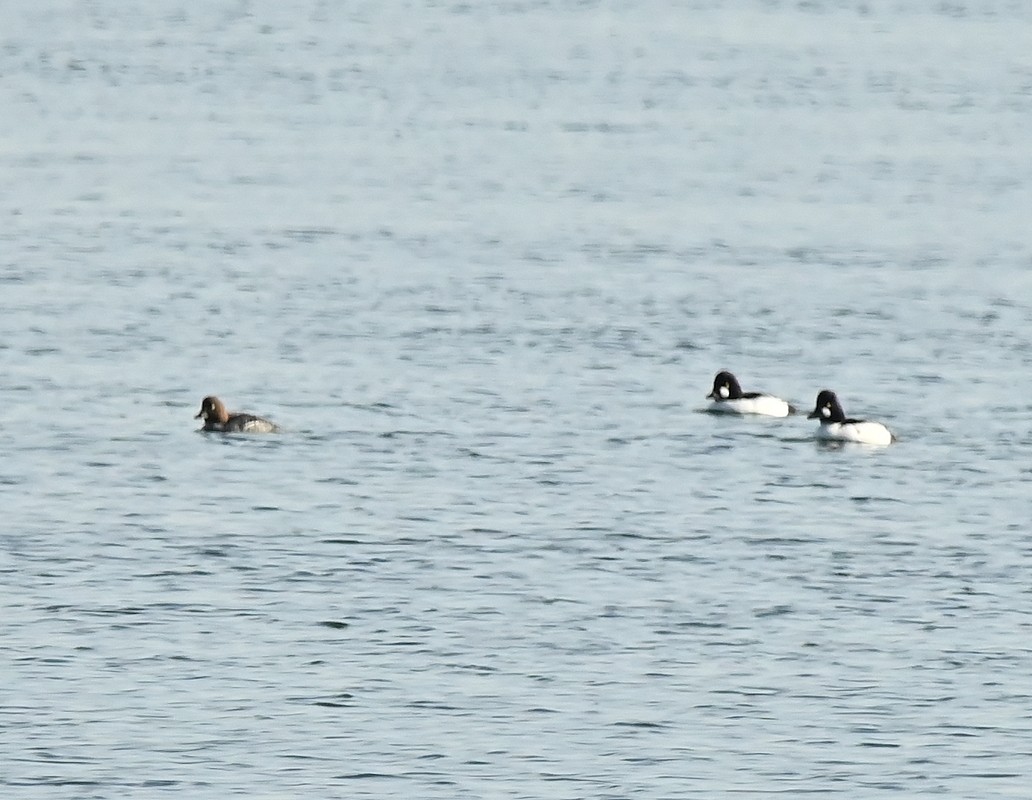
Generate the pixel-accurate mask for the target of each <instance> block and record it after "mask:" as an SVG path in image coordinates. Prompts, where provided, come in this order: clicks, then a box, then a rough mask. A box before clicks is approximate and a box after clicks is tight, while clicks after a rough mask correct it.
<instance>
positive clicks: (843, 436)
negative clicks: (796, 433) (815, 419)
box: [817, 421, 892, 445]
mask: <svg viewBox="0 0 1032 800" xmlns="http://www.w3.org/2000/svg"><path fill="white" fill-rule="evenodd" d="M817 438H818V439H824V440H827V441H835V442H857V443H859V444H877V445H887V444H892V433H891V432H890V431H889V429H888V428H886V427H885V426H884V425H882V424H881V423H880V422H867V421H864V422H826V423H824V424H823V425H821V426H820V427H818V428H817Z"/></svg>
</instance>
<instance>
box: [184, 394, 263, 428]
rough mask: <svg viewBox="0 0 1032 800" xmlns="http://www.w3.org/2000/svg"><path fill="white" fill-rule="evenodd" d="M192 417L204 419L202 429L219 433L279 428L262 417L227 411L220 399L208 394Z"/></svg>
mask: <svg viewBox="0 0 1032 800" xmlns="http://www.w3.org/2000/svg"><path fill="white" fill-rule="evenodd" d="M194 419H203V420H204V430H206V431H219V432H220V433H276V432H277V431H279V428H278V427H276V425H275V424H274V423H272V422H270V421H269V420H267V419H265V418H264V417H257V416H255V415H254V414H247V413H241V412H234V413H232V414H231V413H229V412H228V411H226V406H225V405H223V403H222V401H221V400H219V398H217V397H215V396H214V395H209V396H208V397H205V398H204V399H203V400H202V401H201V410H200V411H198V412H197V414H196V416H195V417H194Z"/></svg>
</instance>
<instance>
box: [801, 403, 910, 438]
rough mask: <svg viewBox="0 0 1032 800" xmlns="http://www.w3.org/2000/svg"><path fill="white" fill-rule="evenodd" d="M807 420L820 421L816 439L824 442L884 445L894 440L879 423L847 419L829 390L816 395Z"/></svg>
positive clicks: (889, 432)
mask: <svg viewBox="0 0 1032 800" xmlns="http://www.w3.org/2000/svg"><path fill="white" fill-rule="evenodd" d="M807 419H819V420H820V421H821V424H820V426H819V427H818V428H817V438H818V439H822V440H824V441H833V442H859V443H861V444H879V445H886V444H891V443H892V441H893V440H894V439H895V438H896V437H894V436H893V435H892V431H890V430H889V429H888V428H886V427H885V426H884V425H882V424H881V423H880V422H872V421H871V420H866V419H849V418H847V417H846V412H845V411H843V410H842V404H841V403H839V400H838V397H836V396H835V393H834V392H833V391H831V390H829V389H823V390H822V391H821V392H820V393H819V394H818V395H817V405H816V406H815V407H814V409H813V411H812V412H811V413H810V414H808V415H807Z"/></svg>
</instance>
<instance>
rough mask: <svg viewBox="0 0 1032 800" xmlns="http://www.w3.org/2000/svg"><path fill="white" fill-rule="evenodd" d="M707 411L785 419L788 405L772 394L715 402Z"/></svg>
mask: <svg viewBox="0 0 1032 800" xmlns="http://www.w3.org/2000/svg"><path fill="white" fill-rule="evenodd" d="M706 410H707V411H712V412H716V413H718V414H762V415H763V416H766V417H787V416H788V413H789V407H788V403H786V402H785V401H784V400H782V399H781V398H780V397H775V396H774V395H772V394H761V395H760V396H759V397H740V398H738V399H737V400H716V401H714V402H712V403H710V404H709V408H707V409H706Z"/></svg>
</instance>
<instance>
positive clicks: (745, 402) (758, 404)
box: [706, 372, 796, 417]
mask: <svg viewBox="0 0 1032 800" xmlns="http://www.w3.org/2000/svg"><path fill="white" fill-rule="evenodd" d="M706 397H708V398H710V399H711V400H713V402H712V403H710V404H709V407H708V408H707V409H706V410H707V411H711V412H714V413H716V414H763V415H764V416H768V417H787V416H788V415H789V414H794V413H796V409H795V407H794V406H792V405H791V404H790V403H788V402H787V401H785V400H782V399H781V398H780V397H775V396H774V395H772V394H765V393H763V392H743V391H742V387H741V385H739V383H738V378H736V377H735V376H734V375H732V374H731V373H730V372H718V373H717V377H715V378H714V379H713V391H711V392H710V393H709V394H708V395H706Z"/></svg>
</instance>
